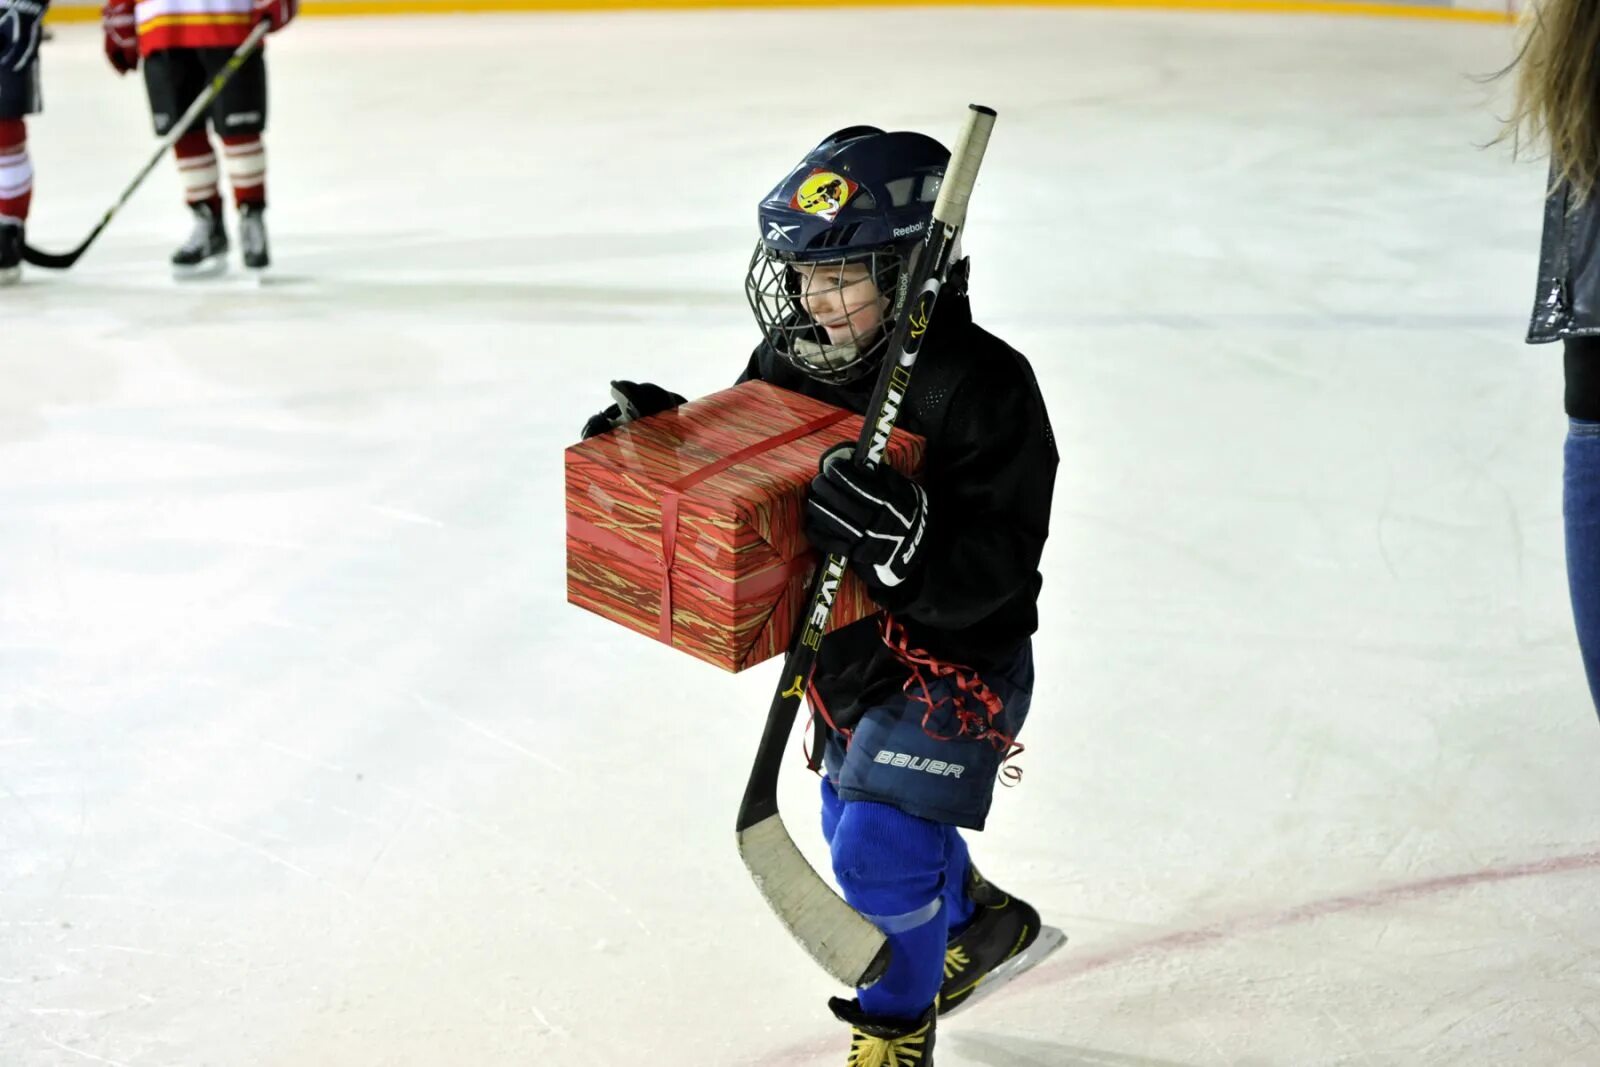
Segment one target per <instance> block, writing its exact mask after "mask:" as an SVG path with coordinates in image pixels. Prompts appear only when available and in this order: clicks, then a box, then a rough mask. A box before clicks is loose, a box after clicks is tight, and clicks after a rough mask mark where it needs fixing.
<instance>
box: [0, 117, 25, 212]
mask: <svg viewBox="0 0 1600 1067" xmlns="http://www.w3.org/2000/svg"><path fill="white" fill-rule="evenodd" d="M32 200H33V163H32V162H31V161H30V160H29V159H28V130H27V127H25V126H24V125H23V124H22V120H21V119H0V222H14V223H18V224H19V225H20V224H21V223H24V222H26V221H27V220H28V204H29V203H30V202H31V201H32Z"/></svg>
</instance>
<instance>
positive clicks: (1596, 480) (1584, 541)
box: [1561, 419, 1600, 712]
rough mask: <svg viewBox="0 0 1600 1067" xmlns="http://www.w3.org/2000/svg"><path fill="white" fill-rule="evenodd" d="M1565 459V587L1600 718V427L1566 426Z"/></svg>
mask: <svg viewBox="0 0 1600 1067" xmlns="http://www.w3.org/2000/svg"><path fill="white" fill-rule="evenodd" d="M1564 459H1565V464H1564V465H1565V468H1566V469H1565V472H1564V476H1563V479H1562V482H1563V485H1562V503H1561V511H1562V515H1563V516H1564V517H1565V520H1566V529H1567V587H1568V589H1569V590H1570V591H1571V593H1572V621H1573V622H1574V623H1575V624H1576V625H1577V629H1578V648H1579V650H1580V651H1581V652H1582V653H1583V669H1584V673H1586V674H1587V675H1588V676H1589V695H1590V696H1591V697H1592V698H1593V700H1594V704H1595V710H1596V711H1597V712H1600V422H1589V421H1587V420H1584V419H1569V420H1568V431H1567V444H1566V449H1565V456H1564Z"/></svg>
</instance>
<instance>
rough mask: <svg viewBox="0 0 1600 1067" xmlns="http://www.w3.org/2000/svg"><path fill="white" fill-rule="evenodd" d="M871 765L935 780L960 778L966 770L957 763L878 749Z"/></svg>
mask: <svg viewBox="0 0 1600 1067" xmlns="http://www.w3.org/2000/svg"><path fill="white" fill-rule="evenodd" d="M872 762H873V763H883V764H887V765H888V766H890V767H904V768H905V769H906V770H908V771H922V772H924V773H925V774H931V775H933V776H934V777H936V778H960V777H961V772H962V771H964V770H966V768H965V767H963V766H962V765H961V764H959V763H946V762H944V761H943V760H936V759H928V758H926V757H924V756H913V755H911V754H909V753H906V752H890V751H889V750H888V749H886V748H885V749H880V750H879V751H878V754H877V755H876V756H873V757H872Z"/></svg>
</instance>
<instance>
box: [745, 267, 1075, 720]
mask: <svg viewBox="0 0 1600 1067" xmlns="http://www.w3.org/2000/svg"><path fill="white" fill-rule="evenodd" d="M752 378H760V379H762V380H763V381H767V382H770V383H772V384H773V385H777V386H781V387H782V388H785V389H790V390H792V391H794V392H797V393H804V394H805V395H807V396H811V397H815V398H816V399H818V400H823V401H826V402H828V403H830V404H834V405H836V406H838V407H842V408H847V409H849V410H851V411H854V412H857V413H864V412H865V411H866V407H867V403H868V402H869V400H870V399H871V394H872V388H873V385H874V384H875V382H874V379H875V378H876V375H875V374H869V375H867V376H866V378H865V379H864V380H862V381H860V382H855V383H851V384H850V385H846V386H833V385H825V384H822V383H820V382H817V381H816V380H814V379H812V378H810V377H807V376H806V375H805V374H804V373H803V372H802V371H800V370H799V369H798V368H796V367H794V366H793V365H792V364H790V363H789V362H788V361H787V360H785V359H784V358H783V357H782V356H781V355H779V354H778V353H776V352H775V351H773V350H772V349H771V347H770V346H768V345H767V344H765V343H763V344H762V345H761V346H759V347H758V348H757V349H756V351H755V353H754V354H753V355H752V356H751V357H750V362H749V364H748V366H746V368H745V371H744V374H743V375H741V376H740V378H739V380H740V381H747V380H749V379H752ZM898 425H900V426H902V427H904V428H905V429H907V430H910V431H912V432H914V433H917V434H920V435H921V436H922V437H924V438H926V440H927V453H926V457H925V462H924V465H923V475H922V478H921V483H922V486H923V489H924V490H925V491H926V492H927V494H928V515H929V521H928V532H927V547H926V548H925V549H924V551H925V552H926V554H927V558H926V560H925V562H924V563H923V564H922V566H921V567H920V568H919V570H918V571H917V572H915V574H914V575H913V576H912V577H911V578H910V579H909V580H907V582H906V583H905V584H903V585H900V586H896V587H894V588H893V589H886V590H883V591H882V592H881V594H880V595H879V597H878V599H879V601H880V602H881V603H882V605H883V606H884V607H885V608H887V609H888V610H889V611H890V612H891V613H892V614H893V615H894V617H895V619H896V620H897V621H899V622H900V623H902V624H903V625H904V626H905V627H906V631H907V636H908V637H909V639H910V643H911V645H912V646H913V647H916V648H922V649H926V650H927V651H928V652H930V653H932V654H933V655H934V656H936V657H938V658H939V659H941V660H944V661H946V662H950V663H959V664H963V665H966V666H969V667H972V668H974V669H976V670H978V671H979V672H980V674H981V673H982V672H983V671H984V670H985V669H990V668H995V667H998V666H1001V665H1004V664H1007V663H1009V662H1010V661H1011V659H1012V658H1013V656H1014V655H1015V654H1016V652H1017V649H1018V648H1020V647H1021V645H1022V642H1023V641H1025V640H1026V639H1027V638H1028V636H1029V635H1030V634H1032V633H1033V632H1034V630H1036V629H1037V628H1038V623H1039V616H1038V609H1037V602H1038V597H1039V587H1040V584H1041V581H1042V579H1041V578H1040V575H1039V557H1040V555H1041V553H1042V552H1043V550H1044V542H1045V537H1046V536H1047V535H1048V533H1049V529H1050V497H1051V492H1052V490H1053V488H1054V486H1055V473H1056V464H1057V454H1056V443H1055V437H1054V435H1053V434H1052V432H1051V429H1050V419H1049V416H1048V414H1047V413H1046V411H1045V404H1044V399H1043V397H1041V396H1040V395H1039V387H1038V384H1037V382H1036V381H1035V380H1034V375H1033V369H1032V368H1031V367H1030V366H1029V365H1028V361H1027V360H1026V359H1024V358H1023V357H1022V355H1021V354H1020V353H1018V352H1016V351H1014V350H1013V349H1012V348H1011V347H1010V346H1008V345H1007V344H1006V343H1005V342H1003V341H1001V340H1000V339H999V338H997V337H995V336H993V335H992V334H990V333H988V332H986V331H984V330H982V329H980V328H979V327H978V326H976V325H974V324H973V322H972V311H971V307H970V305H969V304H968V302H967V298H966V293H965V292H964V291H963V290H962V287H961V286H960V285H953V286H950V287H947V288H946V289H945V290H944V292H943V293H942V294H941V296H940V298H939V302H938V305H937V306H936V307H935V309H934V313H933V324H932V326H931V328H930V329H929V332H928V336H927V338H926V340H925V341H924V342H923V348H922V352H921V354H920V355H919V356H918V358H917V363H916V366H915V368H914V369H913V370H912V374H911V388H910V391H909V397H908V399H907V401H906V403H904V404H903V405H902V406H901V411H900V420H899V423H898ZM907 675H908V671H907V669H906V668H905V667H904V666H902V665H901V664H900V662H899V661H898V660H896V659H895V658H894V656H893V655H891V654H890V652H889V650H888V648H887V647H886V646H885V645H884V644H883V642H882V640H881V639H880V637H879V634H878V628H877V623H876V620H875V619H864V620H862V621H861V622H858V623H856V624H854V625H852V626H847V627H845V628H844V629H841V630H838V631H836V632H835V633H833V634H830V635H829V636H828V637H827V638H825V639H824V641H823V643H822V648H821V650H820V652H819V654H818V658H817V666H816V671H815V673H814V674H813V675H812V681H813V684H814V685H815V687H816V690H817V693H818V695H819V696H820V697H821V698H822V701H823V703H824V704H825V705H826V706H827V709H828V712H829V714H830V715H831V717H832V718H833V720H834V722H835V723H836V724H837V725H839V726H841V727H845V728H849V727H851V726H852V725H853V724H854V723H855V721H856V720H857V719H858V718H859V717H860V715H861V713H862V712H863V711H865V710H866V708H867V707H870V706H871V705H872V704H873V703H875V702H878V701H881V700H882V699H883V698H885V697H887V696H888V695H889V694H891V693H892V692H893V691H895V690H898V689H900V687H901V686H902V685H903V684H904V682H905V680H906V677H907Z"/></svg>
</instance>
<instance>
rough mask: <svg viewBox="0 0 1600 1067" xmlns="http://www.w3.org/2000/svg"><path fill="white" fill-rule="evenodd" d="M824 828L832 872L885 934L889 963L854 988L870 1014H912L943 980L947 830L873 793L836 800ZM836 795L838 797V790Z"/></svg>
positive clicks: (916, 1014) (923, 1006) (855, 904)
mask: <svg viewBox="0 0 1600 1067" xmlns="http://www.w3.org/2000/svg"><path fill="white" fill-rule="evenodd" d="M824 797H825V800H824V823H823V827H824V832H826V831H827V829H828V825H829V823H830V822H831V823H832V831H833V832H832V835H831V840H830V842H829V844H830V847H831V849H832V854H833V871H834V876H835V877H836V878H838V880H839V888H840V889H842V890H843V891H844V897H845V899H846V900H847V901H849V902H850V905H851V907H853V908H855V909H856V910H857V911H859V912H861V913H862V914H863V915H865V916H867V918H868V919H870V920H871V921H872V923H873V925H875V926H877V927H878V929H880V930H882V931H883V932H884V934H885V935H887V937H888V939H889V947H890V951H891V952H892V953H893V958H892V959H891V961H890V964H889V970H888V971H887V972H886V973H885V974H884V976H883V977H882V978H880V979H879V980H878V981H877V982H876V983H874V984H873V985H871V986H868V987H867V988H865V989H863V990H861V991H860V993H859V994H858V996H859V998H860V1001H861V1007H862V1010H863V1011H865V1012H867V1014H869V1015H877V1016H885V1017H890V1018H896V1019H915V1018H917V1017H919V1016H920V1015H922V1013H923V1012H925V1011H927V1010H928V1007H929V1006H930V1005H931V1004H932V1003H933V1000H934V997H935V996H936V995H937V994H938V992H939V984H940V982H942V981H943V980H944V948H945V936H946V933H947V930H948V919H947V913H946V911H945V907H944V872H945V864H946V859H945V852H946V849H947V847H948V844H949V842H948V837H947V833H946V831H947V830H948V827H946V826H944V825H943V824H941V823H936V822H930V821H929V820H927V819H919V818H917V817H916V816H914V815H907V814H906V813H905V812H903V811H901V810H900V809H898V808H894V807H890V806H889V805H887V804H877V803H873V802H871V801H848V802H841V803H840V804H839V809H840V810H839V811H838V814H837V816H836V817H834V818H831V819H830V817H829V815H828V812H827V809H828V803H827V800H826V792H825V793H824ZM835 799H837V798H835Z"/></svg>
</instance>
